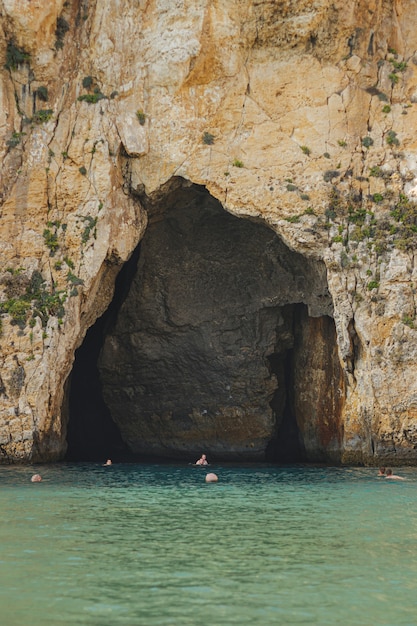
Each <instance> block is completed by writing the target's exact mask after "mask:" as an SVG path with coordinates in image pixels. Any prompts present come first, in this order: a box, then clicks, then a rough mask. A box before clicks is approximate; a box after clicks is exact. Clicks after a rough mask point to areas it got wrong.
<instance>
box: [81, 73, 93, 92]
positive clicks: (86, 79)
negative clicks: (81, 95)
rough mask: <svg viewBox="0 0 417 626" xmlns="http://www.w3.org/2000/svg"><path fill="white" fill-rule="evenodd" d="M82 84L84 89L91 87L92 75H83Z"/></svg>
mask: <svg viewBox="0 0 417 626" xmlns="http://www.w3.org/2000/svg"><path fill="white" fill-rule="evenodd" d="M82 85H83V87H84V89H91V87H92V86H93V77H92V76H84V78H83V82H82Z"/></svg>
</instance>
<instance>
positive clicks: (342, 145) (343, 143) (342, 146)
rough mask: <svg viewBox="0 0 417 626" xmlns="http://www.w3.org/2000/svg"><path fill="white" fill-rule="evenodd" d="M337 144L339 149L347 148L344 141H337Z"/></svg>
mask: <svg viewBox="0 0 417 626" xmlns="http://www.w3.org/2000/svg"><path fill="white" fill-rule="evenodd" d="M337 143H338V144H339V146H340V147H341V148H346V146H347V143H346V141H344V140H343V139H339V140H338V142H337Z"/></svg>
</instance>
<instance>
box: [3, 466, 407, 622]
mask: <svg viewBox="0 0 417 626" xmlns="http://www.w3.org/2000/svg"><path fill="white" fill-rule="evenodd" d="M209 470H210V471H214V472H216V473H217V474H218V476H219V482H218V483H217V484H206V483H205V482H204V477H205V474H206V472H207V471H208V470H207V469H204V468H200V467H194V466H191V465H190V466H178V465H142V464H120V465H117V464H115V465H113V466H111V467H102V466H101V465H95V464H59V465H49V466H36V467H0V487H1V488H0V547H1V550H0V624H1V625H2V626H26V625H27V626H72V625H74V626H75V625H76V626H82V625H86V626H87V625H88V626H119V625H120V626H137V625H140V626H142V625H143V626H170V625H172V626H174V625H175V626H187V625H193V626H194V625H196V626H197V625H200V624H201V625H204V626H227V625H229V624H237V625H239V626H242V625H246V624H247V625H251V626H258V625H259V626H272V625H274V626H275V625H283V626H287V625H293V624H299V625H301V624H317V625H323V626H324V625H327V624H328V625H329V626H330V625H331V626H335V625H337V624H340V625H343V626H380V625H388V624H389V625H390V626H402V625H407V626H415V625H416V624H417V468H407V469H404V470H403V471H401V472H400V470H399V469H398V468H396V471H397V473H401V474H402V475H403V476H406V477H407V479H408V480H407V481H404V482H399V481H398V482H397V481H388V480H385V479H378V478H377V477H376V471H375V469H362V468H361V469H352V468H349V469H346V468H342V469H340V468H317V467H314V468H305V467H272V466H262V465H255V466H250V467H248V466H244V467H242V466H232V465H228V466H218V465H212V466H210V468H209ZM35 472H36V473H40V474H42V476H43V482H42V483H35V484H33V483H31V482H30V477H31V475H32V474H33V473H35Z"/></svg>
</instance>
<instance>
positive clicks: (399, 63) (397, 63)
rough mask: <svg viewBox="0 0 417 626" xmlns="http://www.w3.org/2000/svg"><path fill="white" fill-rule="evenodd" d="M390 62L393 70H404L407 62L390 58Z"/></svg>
mask: <svg viewBox="0 0 417 626" xmlns="http://www.w3.org/2000/svg"><path fill="white" fill-rule="evenodd" d="M390 63H391V65H392V67H393V68H394V72H405V70H406V69H407V63H406V62H405V61H396V60H395V59H391V61H390Z"/></svg>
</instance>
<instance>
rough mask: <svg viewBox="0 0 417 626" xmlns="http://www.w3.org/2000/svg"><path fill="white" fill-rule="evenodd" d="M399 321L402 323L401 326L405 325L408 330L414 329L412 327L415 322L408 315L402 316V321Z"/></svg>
mask: <svg viewBox="0 0 417 626" xmlns="http://www.w3.org/2000/svg"><path fill="white" fill-rule="evenodd" d="M401 321H402V323H403V324H405V325H406V326H408V327H409V328H412V329H414V328H415V326H414V321H415V320H414V318H413V317H411V316H410V315H403V317H402V320H401Z"/></svg>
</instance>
